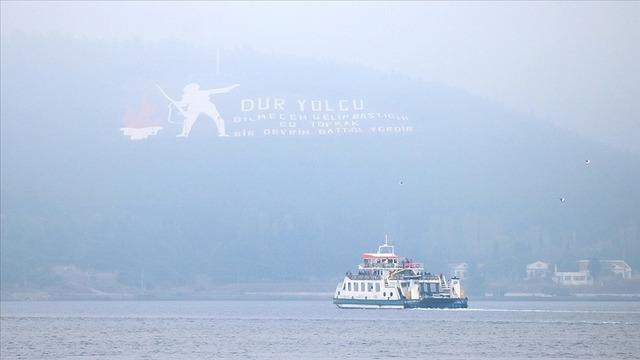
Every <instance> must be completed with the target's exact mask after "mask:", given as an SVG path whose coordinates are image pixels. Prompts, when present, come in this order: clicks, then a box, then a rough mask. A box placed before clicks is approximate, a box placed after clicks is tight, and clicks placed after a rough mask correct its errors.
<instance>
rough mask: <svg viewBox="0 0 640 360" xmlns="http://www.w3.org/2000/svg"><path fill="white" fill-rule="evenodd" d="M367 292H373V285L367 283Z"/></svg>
mask: <svg viewBox="0 0 640 360" xmlns="http://www.w3.org/2000/svg"><path fill="white" fill-rule="evenodd" d="M367 291H373V284H372V283H368V284H367Z"/></svg>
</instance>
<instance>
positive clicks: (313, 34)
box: [0, 2, 640, 299]
mask: <svg viewBox="0 0 640 360" xmlns="http://www.w3.org/2000/svg"><path fill="white" fill-rule="evenodd" d="M638 13H639V9H638V4H637V3H589V4H576V3H572V4H530V3H526V4H517V5H516V4H504V5H499V4H490V5H489V6H476V5H471V4H457V3H455V4H448V3H445V4H440V3H438V4H430V3H428V4H425V3H402V4H398V5H395V4H394V5H392V4H390V3H376V4H368V3H366V4H365V3H348V4H333V3H331V4H324V3H314V4H312V5H311V6H309V7H307V6H306V5H305V6H303V5H302V4H297V3H296V4H285V3H276V4H260V5H258V4H252V3H241V4H230V3H223V4H217V3H216V4H193V3H190V4H186V5H183V6H178V4H175V3H161V4H153V5H151V4H147V3H126V4H119V6H113V5H108V4H105V3H100V4H96V3H91V4H76V3H64V4H55V6H54V4H48V3H26V4H22V3H13V2H3V3H2V45H1V46H2V51H1V54H0V56H1V58H0V59H1V62H2V67H1V73H0V75H1V76H0V77H1V79H2V80H1V99H2V106H1V109H0V115H1V123H0V125H1V134H0V136H1V137H0V140H1V144H0V146H1V148H0V149H1V158H0V159H1V170H2V171H1V174H0V179H1V181H2V187H1V194H0V195H1V217H0V224H1V236H2V238H1V240H2V242H1V247H2V248H1V254H0V256H1V276H2V295H3V297H4V298H12V299H13V298H22V297H23V294H25V293H28V294H29V295H28V297H36V298H67V297H73V296H80V297H91V296H94V295H96V294H97V295H99V296H102V295H105V294H107V295H109V294H111V295H113V294H118V296H120V295H122V296H140V295H144V294H145V292H153V291H158V292H160V293H162V289H181V290H180V291H182V292H180V291H178V290H176V291H178V292H179V293H180V294H183V293H189V292H190V291H198V289H201V290H207V289H212V288H215V287H216V286H221V285H228V284H238V283H243V282H251V283H286V282H290V283H306V282H318V283H327V284H330V286H329V288H328V290H327V289H325V288H320V289H318V288H317V287H316V288H314V289H313V290H314V291H329V292H330V291H332V290H333V286H334V284H335V281H337V280H338V279H340V276H341V275H342V274H343V273H344V272H345V271H347V270H350V269H352V268H353V267H354V266H355V265H356V263H357V261H358V260H359V259H358V257H359V255H360V254H361V253H362V252H364V251H372V250H375V247H376V246H377V245H378V244H379V243H380V242H381V241H382V240H383V239H384V234H385V233H388V234H390V235H391V239H392V241H393V242H394V244H395V245H396V246H397V251H398V252H399V253H400V254H402V255H407V256H410V257H411V258H414V259H416V260H421V261H424V262H425V264H426V266H427V268H428V270H430V271H433V272H443V273H447V274H449V273H450V268H449V265H450V264H452V263H461V262H466V263H468V264H470V265H471V267H473V268H474V269H476V268H477V269H480V268H482V269H483V271H482V274H481V275H480V274H478V275H477V276H478V281H476V282H475V283H474V282H473V281H469V283H468V286H469V288H470V291H471V292H472V293H474V291H475V293H476V294H484V291H485V290H486V289H485V288H484V283H485V282H488V281H490V280H492V279H498V280H502V281H505V282H509V281H515V280H519V279H522V278H523V277H524V272H525V265H526V264H528V263H531V262H533V261H536V260H543V261H546V262H549V263H551V264H558V265H559V266H560V267H561V268H563V269H567V270H570V269H574V268H575V267H576V266H577V265H576V261H577V260H580V259H594V258H597V259H623V260H625V261H626V262H627V263H628V264H629V265H631V267H632V268H634V269H638V268H640V207H639V206H638V204H640V187H639V186H638V184H640V156H639V155H638V154H639V151H640V149H639V148H638V143H640V142H636V141H635V140H637V139H638V138H639V137H640V136H639V135H640V128H639V127H638V126H639V124H638V119H639V117H638V115H639V111H638V103H637V101H635V99H637V98H638V97H639V95H640V93H639V91H638V90H639V89H638V83H640V81H639V80H640V79H638V76H639V75H638V74H640V71H639V70H640V69H638V65H637V64H638V63H639V62H637V61H635V60H637V58H638V48H637V46H632V45H635V44H637V43H638V41H636V40H638V34H639V29H638V23H637V22H634V21H632V19H633V18H637V16H638ZM292 14H298V15H299V16H297V17H296V20H292V18H291V16H290V15H292ZM472 14H473V16H472ZM529 14H534V15H535V16H533V15H531V16H529ZM63 15H64V16H63ZM69 17H72V18H74V19H75V20H76V21H68V20H66V19H68V18H69ZM534 19H535V23H534ZM488 23H491V24H494V25H493V26H490V27H488V28H485V27H484V24H488ZM479 29H481V30H479ZM507 30H508V31H507ZM587 30H588V31H587ZM189 84H192V85H191V86H189ZM193 84H195V85H197V86H195V85H193ZM234 85H238V86H234ZM209 90H211V92H210V94H207V95H206V96H205V97H206V99H205V100H203V98H202V97H198V96H203V95H202V94H203V93H204V91H209ZM209 96H210V97H209ZM171 101H175V102H180V101H183V102H185V104H187V103H188V104H190V106H192V109H197V114H198V117H194V118H193V119H191V120H189V119H190V118H189V116H188V115H185V114H183V113H180V111H178V110H177V109H176V107H172V105H170V104H171ZM170 108H171V109H172V110H171V113H169V109H170ZM190 121H193V123H192V124H190V123H189V122H190ZM190 125H193V126H192V127H190ZM224 135H228V136H224ZM587 160H588V162H587ZM480 276H481V277H482V280H480ZM474 287H475V290H474ZM185 289H188V290H185ZM304 290H305V289H304V286H301V287H300V288H296V291H304ZM172 291H173V290H172ZM162 294H163V296H167V293H166V292H165V293H162ZM172 294H173V293H172ZM111 295H109V296H111ZM147 295H148V294H147ZM105 296H106V295H105ZM114 296H115V295H114Z"/></svg>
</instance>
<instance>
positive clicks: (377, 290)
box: [376, 283, 380, 292]
mask: <svg viewBox="0 0 640 360" xmlns="http://www.w3.org/2000/svg"><path fill="white" fill-rule="evenodd" d="M376 292H380V283H376Z"/></svg>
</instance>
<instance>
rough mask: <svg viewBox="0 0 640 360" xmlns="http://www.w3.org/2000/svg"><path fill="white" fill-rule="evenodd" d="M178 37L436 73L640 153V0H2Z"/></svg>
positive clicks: (114, 30) (59, 19) (29, 14)
mask: <svg viewBox="0 0 640 360" xmlns="http://www.w3.org/2000/svg"><path fill="white" fill-rule="evenodd" d="M17 31H20V32H23V33H27V34H71V35H73V36H76V37H81V38H86V39H90V40H94V39H103V40H108V41H117V40H135V39H138V40H149V41H160V40H166V39H174V40H179V41H183V42H187V43H193V44H195V45H199V46H211V47H223V48H236V47H242V46H246V47H250V48H254V49H257V50H260V51H265V52H274V53H282V54H292V55H300V56H305V57H313V58H323V59H328V60H332V61H339V62H349V63H355V64H363V65H366V66H369V67H373V68H377V69H381V70H384V71H398V72H401V73H404V74H408V75H410V76H413V77H418V78H422V79H428V80H436V81H439V82H442V83H444V84H447V85H449V86H453V87H456V88H460V89H464V90H466V91H468V92H471V93H473V94H476V95H479V96H482V97H485V98H488V99H491V100H493V101H496V102H499V103H502V104H505V105H506V106H508V107H511V108H515V109H518V110H520V111H523V112H526V113H531V114H534V115H536V116H537V117H539V118H540V119H544V120H547V121H551V122H553V123H555V124H558V125H560V126H562V127H565V128H569V129H572V130H574V131H577V132H579V133H580V134H583V135H585V136H588V137H589V138H591V139H595V140H598V141H602V142H606V143H608V144H612V145H615V146H616V147H618V148H623V149H627V150H630V151H633V152H635V153H640V104H639V103H640V101H638V99H640V65H639V64H640V47H639V46H638V44H640V2H620V3H616V2H585V3H579V2H571V3H548V2H544V3H541V2H535V3H520V2H518V3H503V2H496V3H480V4H479V3H459V2H455V3H443V2H434V3H420V2H407V3H397V2H394V3H384V2H375V3H363V2H357V3H335V2H322V3H307V2H305V3H290V2H286V3H262V2H261V3H252V2H240V3H219V2H216V3H202V2H197V3H171V2H160V3H150V2H141V3H129V2H127V3H124V2H116V3H111V2H109V3H107V2H104V3H80V2H69V3H53V2H45V3H38V2H24V3H16V2H4V1H3V2H2V36H3V37H4V36H8V35H11V34H12V33H14V32H17Z"/></svg>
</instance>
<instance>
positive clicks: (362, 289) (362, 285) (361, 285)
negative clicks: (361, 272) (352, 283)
mask: <svg viewBox="0 0 640 360" xmlns="http://www.w3.org/2000/svg"><path fill="white" fill-rule="evenodd" d="M360 291H362V292H364V283H363V282H362V283H360Z"/></svg>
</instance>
